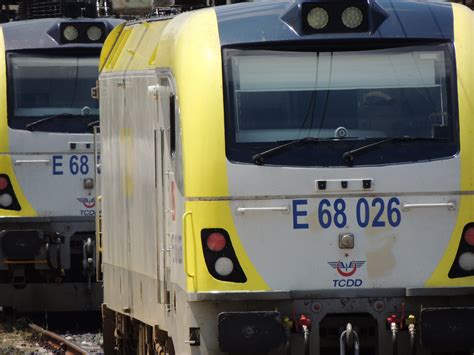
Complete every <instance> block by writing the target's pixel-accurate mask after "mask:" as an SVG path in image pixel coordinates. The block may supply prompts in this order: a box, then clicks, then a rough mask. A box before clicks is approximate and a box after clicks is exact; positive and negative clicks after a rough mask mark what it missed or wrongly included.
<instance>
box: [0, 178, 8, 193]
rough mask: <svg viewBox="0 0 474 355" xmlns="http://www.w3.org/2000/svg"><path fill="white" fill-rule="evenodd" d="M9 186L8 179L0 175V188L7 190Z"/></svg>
mask: <svg viewBox="0 0 474 355" xmlns="http://www.w3.org/2000/svg"><path fill="white" fill-rule="evenodd" d="M7 187H8V180H7V179H6V178H4V177H3V176H0V190H5V189H6V188H7Z"/></svg>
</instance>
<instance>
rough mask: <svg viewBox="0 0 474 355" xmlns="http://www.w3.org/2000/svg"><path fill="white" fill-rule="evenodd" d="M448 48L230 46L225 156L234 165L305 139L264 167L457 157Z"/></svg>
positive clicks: (438, 46)
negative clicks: (351, 155) (348, 157)
mask: <svg viewBox="0 0 474 355" xmlns="http://www.w3.org/2000/svg"><path fill="white" fill-rule="evenodd" d="M451 54H452V52H451V48H450V46H449V45H447V44H440V45H432V46H409V47H398V48H390V49H374V50H361V51H344V52H341V51H339V52H337V51H327V52H308V51H301V52H298V51H284V50H275V51H272V50H253V49H252V50H237V49H225V50H224V60H225V78H226V87H227V92H226V98H227V102H226V106H227V107H226V131H227V133H226V134H227V136H226V149H227V157H228V158H229V159H230V160H232V161H235V162H248V163H251V162H252V156H253V155H254V154H257V153H260V152H262V151H265V150H268V149H270V148H272V147H275V146H278V145H281V144H283V143H286V142H289V141H291V140H295V139H300V138H304V137H314V138H316V139H321V141H320V142H318V143H315V144H314V143H311V144H303V145H295V146H292V147H291V148H289V149H285V150H283V151H279V152H278V153H277V154H273V155H271V156H269V157H268V158H267V159H265V160H266V164H273V165H294V166H341V165H344V160H343V159H342V154H343V153H344V152H346V151H348V150H352V149H357V148H358V147H361V146H363V145H367V144H370V143H373V142H376V141H377V140H381V139H386V138H390V137H405V136H409V137H413V138H423V139H419V140H403V141H397V140H394V141H390V142H387V143H386V144H381V145H379V146H377V147H374V148H373V149H368V150H367V151H364V152H361V153H360V154H358V155H357V156H356V157H355V159H354V163H355V165H374V164H388V163H401V162H410V161H420V160H431V159H439V158H445V157H450V156H453V155H454V154H456V152H457V138H456V137H457V128H456V127H457V121H456V117H457V116H456V109H455V106H454V104H453V103H454V102H455V85H453V76H454V74H453V63H452V62H451Z"/></svg>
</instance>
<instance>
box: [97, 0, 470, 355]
mask: <svg viewBox="0 0 474 355" xmlns="http://www.w3.org/2000/svg"><path fill="white" fill-rule="evenodd" d="M473 57H474V15H473V12H472V11H471V10H470V9H468V8H467V7H464V6H461V5H457V4H450V3H440V2H428V1H395V0H377V1H372V0H370V1H357V0H355V1H343V0H338V1H324V0H298V1H293V2H286V1H277V2H258V3H242V4H235V5H229V6H222V7H215V8H209V9H202V10H198V11H193V12H187V13H183V14H179V15H178V16H174V17H168V18H150V19H146V20H143V21H139V22H133V23H129V24H127V25H125V26H121V27H120V28H116V29H115V30H114V31H113V32H112V33H111V35H110V36H109V38H108V39H107V41H106V43H105V45H104V49H103V52H102V55H101V58H102V60H101V64H100V65H101V73H100V80H99V82H100V114H101V134H102V136H101V142H102V143H101V144H102V147H101V149H102V153H101V154H102V179H103V181H106V182H107V183H106V184H105V183H104V184H103V186H102V189H101V192H100V194H101V198H102V226H103V227H102V234H103V240H102V244H103V264H102V270H103V273H104V288H105V295H104V299H105V304H104V308H103V315H104V332H105V345H106V352H112V351H113V348H114V347H117V349H118V350H119V353H123V354H127V353H131V352H132V351H137V352H138V353H143V354H145V353H147V354H148V353H153V352H157V353H160V354H161V353H165V352H166V353H173V354H174V353H176V354H188V353H189V354H198V353H201V354H218V353H225V352H235V353H245V352H251V353H256V352H259V353H268V352H270V353H286V354H290V353H291V354H297V353H303V352H304V353H305V354H323V355H324V354H345V353H351V352H352V353H354V354H358V353H359V351H360V352H361V353H364V354H391V353H393V354H395V353H397V351H399V352H398V353H400V354H414V353H415V352H418V354H429V353H431V352H438V351H459V352H461V353H463V351H464V352H465V353H467V352H468V350H469V349H472V348H474V341H473V338H472V334H473V325H472V317H473V315H474V307H473V303H472V295H473V293H474V288H473V286H474V140H473V139H472V135H473V133H474V120H473V119H472V117H473V114H474V100H473V98H472V93H473V92H474V62H473V59H472V58H473Z"/></svg>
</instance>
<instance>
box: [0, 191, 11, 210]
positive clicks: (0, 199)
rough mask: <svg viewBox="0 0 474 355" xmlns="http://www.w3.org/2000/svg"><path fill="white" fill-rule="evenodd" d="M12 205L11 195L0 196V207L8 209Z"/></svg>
mask: <svg viewBox="0 0 474 355" xmlns="http://www.w3.org/2000/svg"><path fill="white" fill-rule="evenodd" d="M12 203H13V198H12V195H10V194H3V195H0V206H3V207H8V206H10V205H11V204H12Z"/></svg>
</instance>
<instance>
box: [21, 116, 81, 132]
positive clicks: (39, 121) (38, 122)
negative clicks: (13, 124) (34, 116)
mask: <svg viewBox="0 0 474 355" xmlns="http://www.w3.org/2000/svg"><path fill="white" fill-rule="evenodd" d="M76 116H79V115H73V114H71V113H58V114H56V115H52V116H47V117H44V118H40V119H39V120H36V121H33V122H30V123H28V124H27V125H26V126H25V127H26V129H28V130H30V131H31V130H32V128H33V127H34V126H36V125H38V124H41V123H43V122H47V121H49V120H52V119H54V118H56V117H76Z"/></svg>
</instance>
